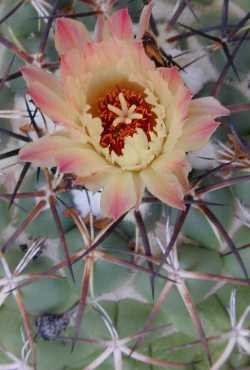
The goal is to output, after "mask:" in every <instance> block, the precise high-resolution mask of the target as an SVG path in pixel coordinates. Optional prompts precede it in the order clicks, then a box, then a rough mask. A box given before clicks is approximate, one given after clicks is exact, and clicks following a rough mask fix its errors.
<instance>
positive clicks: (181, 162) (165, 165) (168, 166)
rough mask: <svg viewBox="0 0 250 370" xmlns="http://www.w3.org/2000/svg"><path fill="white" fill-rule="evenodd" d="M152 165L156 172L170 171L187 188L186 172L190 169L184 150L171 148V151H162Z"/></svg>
mask: <svg viewBox="0 0 250 370" xmlns="http://www.w3.org/2000/svg"><path fill="white" fill-rule="evenodd" d="M152 167H153V168H154V169H155V170H156V171H157V172H158V173H166V172H172V173H173V174H174V175H175V176H176V177H177V179H178V181H179V183H180V184H181V185H182V187H183V189H184V190H185V191H187V190H188V188H189V182H188V174H189V172H190V171H191V165H190V163H189V162H188V161H187V159H186V155H185V152H184V151H182V150H173V151H172V152H171V153H169V152H167V153H164V154H162V155H161V156H160V157H159V158H157V159H156V160H155V161H154V163H153V165H152Z"/></svg>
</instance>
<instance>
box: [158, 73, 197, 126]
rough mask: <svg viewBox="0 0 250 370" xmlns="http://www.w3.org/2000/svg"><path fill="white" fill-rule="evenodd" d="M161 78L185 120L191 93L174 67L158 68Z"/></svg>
mask: <svg viewBox="0 0 250 370" xmlns="http://www.w3.org/2000/svg"><path fill="white" fill-rule="evenodd" d="M159 71H160V73H161V76H162V77H163V78H164V79H165V80H166V81H167V83H168V88H169V90H170V92H171V94H172V95H173V96H174V97H175V100H176V108H177V109H178V110H179V111H180V112H181V113H182V119H185V118H186V116H187V114H188V111H189V105H190V102H191V99H192V92H191V90H189V89H188V88H187V87H186V86H185V84H184V81H183V79H182V77H181V75H180V72H179V71H178V70H177V68H176V67H171V68H159Z"/></svg>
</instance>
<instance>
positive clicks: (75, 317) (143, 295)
mask: <svg viewBox="0 0 250 370" xmlns="http://www.w3.org/2000/svg"><path fill="white" fill-rule="evenodd" d="M143 3H144V4H143ZM144 6H146V7H145V8H144ZM126 8H128V13H129V14H130V16H131V17H132V22H133V25H134V26H135V27H134V29H133V31H136V32H135V34H137V39H136V40H142V37H143V34H141V35H140V30H142V29H143V27H144V28H145V27H146V28H147V32H149V36H148V37H147V40H146V41H147V45H145V38H144V47H145V46H146V47H145V50H146V49H147V55H148V56H150V57H151V58H152V63H153V62H157V63H156V65H157V68H162V67H166V68H169V69H170V68H176V71H178V74H180V76H181V78H183V80H184V81H185V84H186V85H187V87H188V89H190V90H192V94H193V96H195V99H199V98H205V97H208V96H213V97H214V98H215V99H217V100H218V101H219V102H220V103H221V104H222V105H223V106H224V107H226V110H228V112H229V111H230V115H226V113H225V117H223V118H220V121H221V124H220V126H219V127H218V129H217V130H216V131H215V132H214V133H213V136H212V137H211V139H210V142H209V144H207V145H205V146H204V147H203V145H202V148H201V149H199V150H196V151H192V152H191V153H188V155H187V160H188V161H189V164H190V169H191V167H192V170H191V171H188V170H187V168H186V167H185V168H184V169H182V171H183V172H182V174H183V173H185V174H186V175H187V174H188V184H189V187H188V188H186V189H185V197H184V199H183V200H182V201H183V204H184V205H185V208H184V207H176V208H181V209H176V208H172V207H171V206H169V205H167V204H166V203H167V202H162V201H161V200H159V199H157V197H154V196H153V195H152V194H151V193H149V192H148V191H147V190H146V191H145V192H144V194H143V197H142V199H141V202H140V205H139V207H137V208H134V207H132V208H131V207H130V208H131V209H129V210H128V209H126V210H124V212H123V213H122V214H119V215H118V216H119V217H118V218H116V219H111V218H108V217H107V215H104V214H103V213H102V211H101V210H100V198H101V192H100V189H99V188H98V189H92V190H93V191H90V190H87V189H86V188H85V186H84V185H86V184H85V183H84V182H83V181H80V180H79V176H77V175H78V174H75V173H74V171H73V172H72V173H61V172H60V171H59V169H58V168H57V167H56V166H54V167H53V166H51V167H46V164H45V165H43V166H41V167H39V168H38V167H36V166H34V165H33V164H31V163H30V162H25V161H20V160H19V157H18V153H19V151H20V149H21V148H23V147H25V146H26V145H27V144H28V145H29V143H30V142H31V141H34V142H35V141H36V140H37V139H38V138H40V137H41V136H44V135H47V134H48V133H50V132H51V131H52V130H54V127H55V125H54V122H53V121H51V119H50V118H49V117H47V116H46V115H44V114H43V113H44V112H41V111H40V110H39V108H38V107H37V106H36V105H35V101H32V99H31V96H30V95H29V94H28V92H27V88H26V84H25V81H24V79H23V77H22V73H21V71H23V70H25V68H26V69H27V66H28V68H30V66H32V68H34V67H35V68H40V69H43V70H44V71H49V72H51V74H55V76H59V74H60V70H59V65H60V58H59V56H58V53H57V51H56V48H55V45H54V34H55V25H56V22H57V21H58V18H60V17H62V19H67V20H69V19H72V21H76V20H77V21H78V22H81V23H82V24H83V25H84V26H85V27H86V29H88V30H89V31H90V33H91V37H92V34H94V35H95V36H93V37H97V39H98V35H99V36H100V33H99V32H100V30H102V31H103V30H104V34H105V32H108V31H107V29H108V28H107V27H106V26H105V25H104V24H105V22H106V19H109V17H110V16H111V14H114V13H115V12H116V11H117V10H119V9H126ZM143 9H144V10H143ZM151 10H152V17H151V19H150V21H149V16H150V13H151ZM249 11H250V5H249V1H245V0H239V1H238V0H237V1H236V0H221V1H219V0H204V1H203V0H191V1H177V0H169V1H168V2H166V1H165V0H154V2H153V3H151V2H148V1H145V2H142V1H139V0H134V1H127V0H117V1H116V0H91V1H89V0H70V1H69V0H67V1H65V0H57V1H52V0H32V1H31V0H30V1H22V0H20V1H18V0H15V1H9V0H3V1H2V2H1V4H0V53H1V58H0V59H1V61H0V66H1V69H0V70H1V74H0V370H2V369H3V370H6V369H9V370H10V369H15V370H85V369H86V370H92V369H100V370H112V369H114V370H132V369H133V370H157V369H161V368H163V369H164V368H165V369H169V370H172V369H184V370H220V369H221V370H248V369H250V360H249V359H250V279H249V276H250V267H249V266H250V247H249V246H250V196H249V194H250V193H249V181H250V176H249V175H250V150H249V148H250V146H249V144H250V93H249V91H250V90H249V77H250V70H249V65H250V63H249V62H250V57H249V42H250V32H249V30H250V28H249ZM124 12H126V11H123V13H121V14H123V15H124V14H125V13H124ZM141 15H142V16H141ZM140 17H141V18H140ZM124 19H127V18H126V17H121V18H120V20H119V22H120V23H119V24H116V22H113V25H112V27H114V29H115V30H116V31H115V32H117V30H119V32H120V31H121V30H123V31H124V33H126V32H125V31H126V24H125V25H124V28H123V25H122V21H124ZM140 19H141V20H140ZM96 21H97V23H96ZM59 22H60V21H59ZM139 23H140V25H139V26H138V24H139ZM96 24H97V26H96ZM103 26H104V28H102V27H103ZM131 26H132V24H131ZM105 27H106V28H105ZM105 30H106V31H105ZM71 36H72V40H73V41H74V37H76V38H77V37H78V36H79V35H78V36H77V35H75V34H73V35H71ZM67 37H69V36H67ZM140 38H141V39H140ZM67 40H68V39H67ZM132 40H133V39H132ZM64 41H65V40H64ZM133 41H134V40H133ZM131 42H132V41H131ZM59 44H60V42H59ZM65 45H66V44H65V42H64V43H62V40H61V44H60V45H59V46H58V44H57V48H59V49H60V48H61V49H63V48H65ZM141 46H143V45H142V42H141ZM61 49H60V50H61ZM61 58H63V56H61ZM73 67H74V68H75V66H72V65H70V66H68V68H73ZM128 68H129V66H128ZM76 83H77V82H76ZM86 83H87V82H86ZM169 84H170V82H169ZM68 94H69V95H70V94H71V95H70V98H71V99H72V100H74V99H75V100H74V102H76V101H77V96H73V92H72V91H68ZM31 95H32V94H31ZM34 100H35V99H34ZM63 108H64V111H65V112H66V113H67V110H68V109H69V107H68V106H67V107H63ZM65 108H66V109H65ZM112 109H113V108H112ZM223 109H224V108H223ZM113 110H114V109H113ZM226 110H224V112H226ZM208 113H209V115H213V117H215V116H219V114H217V115H216V112H211V111H210V112H208ZM222 115H223V114H222ZM131 117H132V116H131ZM133 117H134V116H133ZM116 122H117V121H116ZM215 122H216V126H218V123H217V121H215ZM77 139H78V138H77ZM198 144H199V143H197V148H198V147H199V145H198ZM84 145H85V144H84ZM66 151H67V148H65V152H66ZM30 160H32V158H31V159H30ZM185 163H186V162H185ZM185 171H186V172H185ZM188 172H189V173H188ZM133 176H134V175H133ZM162 176H164V174H162ZM93 177H94V176H93ZM121 189H122V190H121V191H124V187H123V186H122V188H121ZM94 190H97V192H95V193H94ZM130 190H131V189H127V192H128V194H129V191H130ZM149 190H150V189H149ZM116 191H117V189H116ZM152 193H153V192H152ZM125 195H126V194H125ZM158 198H159V197H158ZM171 205H172V206H173V204H171ZM133 206H134V205H133ZM125 211H126V212H125ZM108 216H110V215H108Z"/></svg>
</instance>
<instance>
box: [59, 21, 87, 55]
mask: <svg viewBox="0 0 250 370" xmlns="http://www.w3.org/2000/svg"><path fill="white" fill-rule="evenodd" d="M88 40H90V36H89V32H88V30H87V28H86V27H85V26H84V25H83V24H82V23H81V22H79V21H75V20H73V19H69V18H58V19H57V21H56V32H55V45H56V49H57V51H58V53H59V54H60V55H61V54H64V53H65V52H67V51H69V50H70V49H81V48H82V46H83V44H84V42H86V41H88Z"/></svg>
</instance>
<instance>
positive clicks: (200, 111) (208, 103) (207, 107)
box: [189, 96, 230, 118]
mask: <svg viewBox="0 0 250 370" xmlns="http://www.w3.org/2000/svg"><path fill="white" fill-rule="evenodd" d="M229 114H230V111H229V110H228V109H227V108H225V107H223V105H221V104H220V102H219V101H218V100H217V99H215V98H213V97H212V96H209V97H206V98H199V99H194V100H192V102H191V103H190V105H189V115H190V116H191V115H192V116H198V115H199V116H202V115H207V116H210V117H211V118H215V117H221V116H228V115H229Z"/></svg>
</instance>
